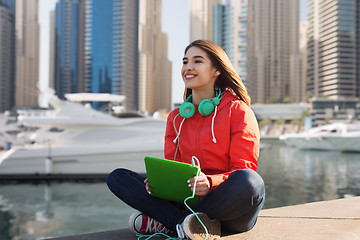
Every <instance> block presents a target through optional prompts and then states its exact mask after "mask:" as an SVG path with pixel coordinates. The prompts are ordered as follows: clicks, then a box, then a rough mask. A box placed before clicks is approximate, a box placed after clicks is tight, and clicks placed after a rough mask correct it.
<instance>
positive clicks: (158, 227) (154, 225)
mask: <svg viewBox="0 0 360 240" xmlns="http://www.w3.org/2000/svg"><path fill="white" fill-rule="evenodd" d="M145 232H148V233H168V232H170V230H168V229H167V228H166V227H165V226H164V225H162V224H161V223H160V222H158V221H156V220H155V219H153V218H150V217H148V222H147V225H146V230H145Z"/></svg>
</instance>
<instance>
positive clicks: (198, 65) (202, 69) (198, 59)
mask: <svg viewBox="0 0 360 240" xmlns="http://www.w3.org/2000/svg"><path fill="white" fill-rule="evenodd" d="M218 75H219V72H218V71H217V70H216V69H215V68H214V67H213V66H212V63H211V61H210V58H209V57H208V55H207V54H206V52H205V51H203V50H201V49H200V48H198V47H191V48H190V49H189V50H188V51H187V52H186V54H185V56H184V58H183V66H182V68H181V76H182V78H183V80H184V83H185V87H186V88H190V89H193V90H195V91H197V90H208V91H214V84H215V80H216V78H217V76H218Z"/></svg>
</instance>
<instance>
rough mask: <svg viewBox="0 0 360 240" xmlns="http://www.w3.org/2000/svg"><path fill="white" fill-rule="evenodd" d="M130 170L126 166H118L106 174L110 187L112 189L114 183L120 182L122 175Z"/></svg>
mask: <svg viewBox="0 0 360 240" xmlns="http://www.w3.org/2000/svg"><path fill="white" fill-rule="evenodd" d="M127 171H128V170H127V169H124V168H118V169H115V170H113V171H112V172H111V173H109V174H108V175H107V176H106V184H107V185H108V187H109V189H110V190H111V189H112V187H113V186H114V185H117V184H119V182H121V179H122V177H123V176H124V174H126V172H127Z"/></svg>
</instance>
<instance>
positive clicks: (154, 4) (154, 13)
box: [139, 0, 171, 114]
mask: <svg viewBox="0 0 360 240" xmlns="http://www.w3.org/2000/svg"><path fill="white" fill-rule="evenodd" d="M161 2H162V0H140V1H139V4H140V6H139V110H141V111H147V112H149V113H150V114H152V113H154V112H155V111H157V110H160V109H164V110H166V111H170V110H171V62H170V61H169V60H168V58H167V55H168V51H167V50H168V37H167V34H164V33H162V32H161V9H162V8H161Z"/></svg>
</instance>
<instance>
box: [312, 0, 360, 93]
mask: <svg viewBox="0 0 360 240" xmlns="http://www.w3.org/2000/svg"><path fill="white" fill-rule="evenodd" d="M359 5H360V1H359V0H324V1H320V0H309V2H308V12H309V13H308V24H309V25H308V47H307V49H308V57H307V91H309V92H310V93H312V94H313V96H314V97H316V98H321V97H327V98H330V99H344V98H354V97H359V96H360V95H359V71H360V70H359V69H360V63H359V31H360V30H359V29H360V28H359V26H360V20H359V15H360V13H359V8H360V6H359Z"/></svg>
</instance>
